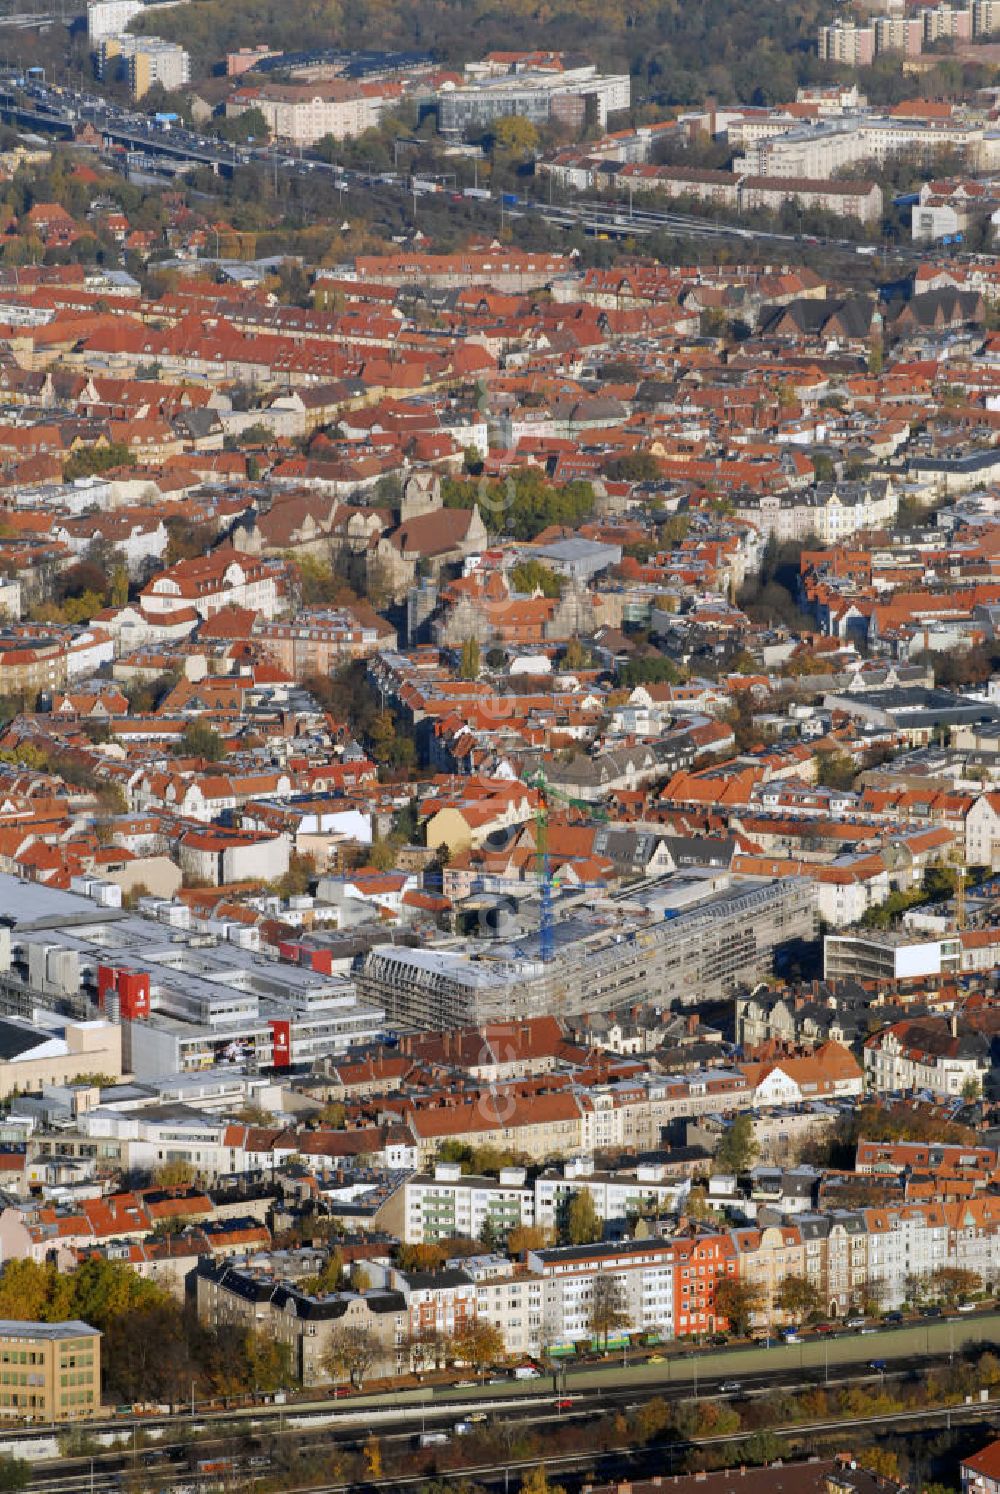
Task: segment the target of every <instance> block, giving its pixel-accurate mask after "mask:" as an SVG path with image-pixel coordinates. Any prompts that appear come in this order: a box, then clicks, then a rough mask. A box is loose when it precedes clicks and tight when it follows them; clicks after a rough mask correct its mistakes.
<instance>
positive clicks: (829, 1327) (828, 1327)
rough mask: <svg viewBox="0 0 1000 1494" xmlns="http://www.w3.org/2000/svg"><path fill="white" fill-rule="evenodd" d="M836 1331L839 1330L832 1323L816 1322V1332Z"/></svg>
mask: <svg viewBox="0 0 1000 1494" xmlns="http://www.w3.org/2000/svg"><path fill="white" fill-rule="evenodd" d="M836 1331H837V1330H836V1328H835V1327H834V1326H833V1324H832V1323H817V1324H816V1332H817V1333H836Z"/></svg>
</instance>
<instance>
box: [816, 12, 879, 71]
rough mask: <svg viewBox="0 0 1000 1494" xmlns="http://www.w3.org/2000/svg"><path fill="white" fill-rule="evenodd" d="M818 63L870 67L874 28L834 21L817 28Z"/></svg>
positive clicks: (850, 22) (873, 50) (873, 57)
mask: <svg viewBox="0 0 1000 1494" xmlns="http://www.w3.org/2000/svg"><path fill="white" fill-rule="evenodd" d="M819 60H820V62H836V63H839V64H840V66H842V67H870V66H871V64H872V62H874V60H875V27H874V26H873V25H868V26H858V25H857V24H856V23H855V22H854V21H835V22H834V23H833V25H831V26H821V27H820V28H819Z"/></svg>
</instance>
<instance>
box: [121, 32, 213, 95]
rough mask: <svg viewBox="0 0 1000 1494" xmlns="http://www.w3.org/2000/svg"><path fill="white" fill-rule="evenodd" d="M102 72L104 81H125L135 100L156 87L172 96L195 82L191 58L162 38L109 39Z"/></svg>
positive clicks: (175, 45)
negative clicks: (115, 77) (122, 79)
mask: <svg viewBox="0 0 1000 1494" xmlns="http://www.w3.org/2000/svg"><path fill="white" fill-rule="evenodd" d="M98 69H99V72H100V76H101V77H102V78H108V77H113V76H118V77H123V78H124V79H125V80H126V81H127V83H128V86H129V91H130V92H131V94H132V97H133V98H134V99H141V98H143V97H144V96H145V95H146V94H147V93H148V92H149V90H150V89H151V88H152V87H154V86H155V85H156V84H159V85H160V87H161V88H163V89H165V90H166V91H167V92H168V93H173V92H175V91H176V90H177V89H178V88H183V87H184V85H185V83H190V81H191V58H190V56H189V54H188V53H187V52H186V51H185V50H184V48H183V47H179V46H178V45H177V44H176V42H168V41H164V40H163V38H162V37H159V36H129V35H127V34H122V35H118V36H108V37H105V39H104V40H103V41H102V42H101V46H100V51H99V53H98Z"/></svg>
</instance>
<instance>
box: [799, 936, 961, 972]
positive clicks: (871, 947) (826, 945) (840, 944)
mask: <svg viewBox="0 0 1000 1494" xmlns="http://www.w3.org/2000/svg"><path fill="white" fill-rule="evenodd" d="M961 966H962V942H961V940H960V939H959V938H958V936H957V935H955V936H947V935H946V936H943V937H942V938H940V939H920V938H918V937H916V936H910V935H907V934H902V933H897V932H896V931H894V930H890V931H888V932H886V933H880V932H878V931H876V930H872V931H871V932H870V933H865V934H828V935H827V936H826V938H825V939H824V941H823V979H824V980H825V981H831V980H834V981H839V980H861V981H866V980H871V981H897V980H919V979H921V978H923V977H926V976H933V977H940V976H947V975H957V974H958V972H959V970H960V969H961Z"/></svg>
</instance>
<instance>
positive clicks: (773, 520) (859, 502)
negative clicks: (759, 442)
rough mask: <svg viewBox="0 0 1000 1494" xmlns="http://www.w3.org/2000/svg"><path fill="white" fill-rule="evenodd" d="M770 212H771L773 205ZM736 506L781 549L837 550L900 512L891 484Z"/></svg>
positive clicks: (826, 486)
mask: <svg viewBox="0 0 1000 1494" xmlns="http://www.w3.org/2000/svg"><path fill="white" fill-rule="evenodd" d="M755 180H757V181H758V182H760V181H763V182H767V181H769V180H771V179H770V178H767V177H765V178H756V179H755ZM828 185H829V186H830V187H831V188H832V187H834V186H835V184H834V183H832V182H831V183H829V184H828ZM854 185H859V184H857V183H855V184H854ZM876 190H877V189H876ZM834 195H835V194H834ZM779 196H780V192H779ZM766 198H767V192H766V189H765V190H764V191H762V192H761V193H760V195H759V200H758V205H759V206H764V205H765V199H766ZM796 200H797V199H796ZM830 200H832V196H831V198H830ZM815 205H818V204H815ZM770 207H771V210H772V211H773V210H774V204H773V201H772V202H771V203H770ZM735 501H736V514H737V517H738V518H740V519H742V520H743V521H744V522H746V523H750V524H754V525H756V526H757V527H758V528H759V529H760V530H761V531H762V532H763V533H764V534H766V535H767V537H768V538H771V537H772V536H773V537H774V538H775V539H776V540H777V541H778V542H779V543H783V542H784V541H786V540H804V539H806V538H807V537H808V536H809V535H815V536H816V537H817V539H820V540H821V541H822V542H823V543H824V544H837V543H838V542H839V541H841V540H842V539H844V538H846V537H847V536H849V535H852V534H856V533H858V532H859V531H860V530H863V529H880V528H882V527H883V526H886V525H889V524H891V523H892V522H893V520H894V519H895V517H896V514H897V512H898V511H899V495H898V493H897V491H896V489H895V488H894V487H893V484H892V483H891V482H889V481H885V482H872V483H860V482H857V483H855V482H848V483H821V484H819V485H818V486H817V487H816V488H815V489H814V490H812V491H811V492H809V493H762V494H757V493H741V494H739V495H738V497H737V498H736V500H735Z"/></svg>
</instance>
